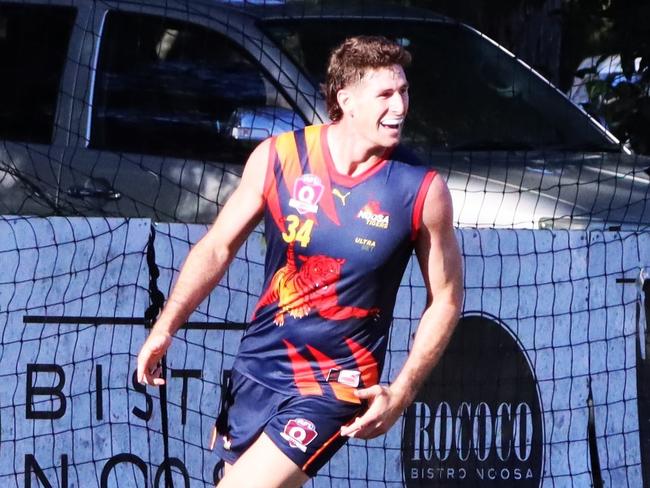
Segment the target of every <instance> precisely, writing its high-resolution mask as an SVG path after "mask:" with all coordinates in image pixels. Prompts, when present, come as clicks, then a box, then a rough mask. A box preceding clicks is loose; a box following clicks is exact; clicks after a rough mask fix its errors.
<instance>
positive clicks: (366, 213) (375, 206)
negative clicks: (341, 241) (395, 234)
mask: <svg viewBox="0 0 650 488" xmlns="http://www.w3.org/2000/svg"><path fill="white" fill-rule="evenodd" d="M357 218H358V219H362V220H365V221H366V224H367V225H369V226H371V227H378V228H380V229H388V225H389V224H390V215H389V214H388V212H385V211H383V210H382V209H381V208H380V206H379V202H377V201H376V200H371V201H370V202H368V203H366V204H365V205H364V206H363V208H362V209H361V210H359V213H358V214H357Z"/></svg>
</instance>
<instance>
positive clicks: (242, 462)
mask: <svg viewBox="0 0 650 488" xmlns="http://www.w3.org/2000/svg"><path fill="white" fill-rule="evenodd" d="M224 473H225V475H224V478H223V479H222V480H221V481H220V482H219V488H274V487H277V488H298V487H300V486H302V485H303V484H305V483H306V482H307V481H308V480H309V477H308V476H307V475H306V474H305V473H303V472H302V470H301V469H300V468H299V467H298V466H297V465H296V464H295V463H294V462H293V461H291V460H290V459H289V458H288V457H287V456H286V455H285V454H284V453H283V452H282V451H281V450H280V449H278V447H277V446H276V445H275V444H274V443H273V441H272V440H271V439H269V437H268V436H267V435H266V434H265V433H262V434H261V435H260V436H259V437H258V438H257V440H256V441H255V442H254V443H253V445H252V446H251V447H249V448H248V449H247V450H246V452H244V454H242V456H241V457H240V458H239V459H238V460H237V462H236V463H235V464H234V465H229V464H227V463H226V465H225V469H224Z"/></svg>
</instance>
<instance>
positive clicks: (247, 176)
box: [240, 138, 273, 194]
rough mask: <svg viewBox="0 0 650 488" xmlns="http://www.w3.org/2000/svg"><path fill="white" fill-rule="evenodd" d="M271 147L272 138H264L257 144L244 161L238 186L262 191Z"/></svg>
mask: <svg viewBox="0 0 650 488" xmlns="http://www.w3.org/2000/svg"><path fill="white" fill-rule="evenodd" d="M272 147H273V138H268V139H265V140H264V141H262V142H261V143H260V144H258V145H257V147H256V148H255V149H254V150H253V152H252V153H251V154H250V156H249V157H248V160H247V161H246V165H245V166H244V171H243V173H242V179H241V183H240V187H242V188H243V189H252V190H255V191H256V192H258V193H260V194H261V193H262V191H263V189H264V180H265V178H266V171H267V168H268V165H269V155H270V152H271V150H272Z"/></svg>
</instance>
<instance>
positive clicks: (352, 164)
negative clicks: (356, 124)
mask: <svg viewBox="0 0 650 488" xmlns="http://www.w3.org/2000/svg"><path fill="white" fill-rule="evenodd" d="M327 141H328V145H329V150H330V153H331V155H332V162H333V163H334V166H335V167H336V170H337V171H338V172H339V173H341V174H344V175H347V176H357V175H359V174H361V173H364V172H365V171H367V170H368V169H370V168H372V167H373V166H375V165H376V164H378V163H379V162H381V161H382V160H383V159H384V158H383V156H384V154H385V153H386V150H387V148H385V147H381V146H374V145H370V144H367V143H366V142H365V141H364V140H363V139H361V138H360V137H357V136H356V135H355V133H354V131H353V130H351V128H349V127H347V126H346V124H344V123H343V122H338V123H334V124H332V125H330V126H329V128H328V130H327Z"/></svg>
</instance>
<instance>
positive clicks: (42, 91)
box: [0, 4, 76, 144]
mask: <svg viewBox="0 0 650 488" xmlns="http://www.w3.org/2000/svg"><path fill="white" fill-rule="evenodd" d="M75 15H76V9H74V8H70V7H55V6H41V5H14V4H2V5H0V60H2V76H0V137H1V138H3V139H8V140H15V141H23V142H37V143H46V144H47V143H50V142H51V141H52V134H53V129H54V117H55V114H56V102H57V96H58V93H59V85H60V82H61V75H62V74H63V67H64V64H65V59H66V53H67V51H68V42H69V41H70V34H71V33H72V27H73V25H74V19H75Z"/></svg>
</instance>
